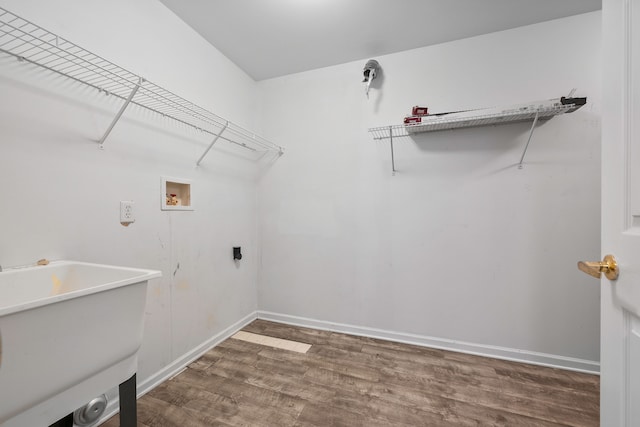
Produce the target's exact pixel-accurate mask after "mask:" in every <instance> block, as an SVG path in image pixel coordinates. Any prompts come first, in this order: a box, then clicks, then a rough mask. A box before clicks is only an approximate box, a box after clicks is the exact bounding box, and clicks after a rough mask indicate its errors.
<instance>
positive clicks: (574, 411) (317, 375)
mask: <svg viewBox="0 0 640 427" xmlns="http://www.w3.org/2000/svg"><path fill="white" fill-rule="evenodd" d="M243 330H245V331H248V332H253V333H257V334H263V335H268V336H272V337H277V338H284V339H288V340H293V341H300V342H304V343H308V344H312V347H311V349H310V350H309V351H308V352H307V353H306V354H301V353H295V352H292V351H288V350H280V349H276V348H271V347H266V346H263V345H258V344H252V343H248V342H245V341H240V340H237V339H232V338H230V339H228V340H226V341H224V342H223V343H221V344H220V345H219V346H217V347H216V348H214V349H212V350H210V351H209V352H208V353H206V354H205V355H204V356H202V357H201V358H200V359H198V360H197V361H195V362H194V363H192V364H191V365H189V367H188V368H187V369H186V370H185V371H184V372H182V373H181V374H180V375H178V376H176V377H174V378H173V379H171V380H169V381H166V382H165V383H163V384H161V385H160V386H158V387H157V388H155V389H154V390H152V391H150V392H149V393H148V394H146V395H145V396H143V397H142V398H140V399H139V400H138V425H139V426H143V427H145V426H146V427H160V426H181V427H190V426H194V427H195V426H300V427H303V426H367V427H373V426H531V427H534V426H535V427H547V426H576V427H578V426H579V427H588V426H597V425H598V424H599V420H598V417H599V377H598V376H596V375H588V374H581V373H576V372H570V371H565V370H559V369H552V368H544V367H538V366H533V365H526V364H520V363H514V362H507V361H502V360H496V359H490V358H485V357H478V356H471V355H466V354H461V353H454V352H448V351H442V350H435V349H429V348H424V347H417V346H412V345H406V344H398V343H393V342H388V341H382V340H376V339H371V338H362V337H355V336H350V335H344V334H339V333H333V332H326V331H318V330H313V329H305V328H299V327H294V326H288V325H282V324H278V323H272V322H267V321H263V320H256V321H254V322H253V323H251V324H250V325H248V326H247V327H245V328H244V329H243ZM117 425H118V417H117V416H115V417H113V418H112V419H110V420H109V421H107V423H105V424H103V426H105V427H114V426H117Z"/></svg>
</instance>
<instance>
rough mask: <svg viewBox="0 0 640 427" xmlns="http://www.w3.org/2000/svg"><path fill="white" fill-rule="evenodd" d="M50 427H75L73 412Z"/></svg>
mask: <svg viewBox="0 0 640 427" xmlns="http://www.w3.org/2000/svg"><path fill="white" fill-rule="evenodd" d="M49 427H73V412H72V413H70V414H69V415H67V416H66V417H64V418H60V419H59V420H58V421H56V422H55V423H53V424H51V425H50V426H49Z"/></svg>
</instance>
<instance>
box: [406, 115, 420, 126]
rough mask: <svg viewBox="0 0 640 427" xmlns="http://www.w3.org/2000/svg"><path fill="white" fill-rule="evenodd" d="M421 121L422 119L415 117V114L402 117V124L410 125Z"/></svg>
mask: <svg viewBox="0 0 640 427" xmlns="http://www.w3.org/2000/svg"><path fill="white" fill-rule="evenodd" d="M420 122H422V119H421V118H420V117H416V116H407V117H405V118H404V124H405V125H410V124H413V123H420Z"/></svg>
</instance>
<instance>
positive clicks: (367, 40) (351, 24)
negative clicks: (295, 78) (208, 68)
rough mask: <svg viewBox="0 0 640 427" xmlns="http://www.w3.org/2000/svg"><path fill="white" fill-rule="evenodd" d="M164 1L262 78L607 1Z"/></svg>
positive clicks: (558, 15) (516, 24)
mask: <svg viewBox="0 0 640 427" xmlns="http://www.w3.org/2000/svg"><path fill="white" fill-rule="evenodd" d="M160 1H161V2H162V3H164V4H165V5H166V6H167V7H168V8H169V9H171V10H172V11H173V12H174V13H175V14H176V15H178V17H180V18H181V19H182V20H183V21H185V22H186V23H187V24H188V25H190V26H191V27H192V28H194V29H195V30H196V31H197V32H198V33H200V34H201V35H202V36H203V37H204V38H205V39H206V40H208V41H209V42H210V43H211V44H212V45H214V46H215V47H216V48H217V49H218V50H220V51H221V52H222V53H223V54H225V55H226V56H227V57H228V58H229V59H231V60H232V61H233V62H235V63H236V64H237V65H238V66H239V67H240V68H242V69H243V70H244V71H245V72H246V73H247V74H249V75H250V76H251V77H253V78H254V79H255V80H264V79H268V78H272V77H278V76H282V75H286V74H292V73H297V72H300V71H306V70H312V69H315V68H322V67H327V66H330V65H336V64H342V63H345V62H350V61H355V60H365V61H366V59H369V58H375V57H376V56H380V55H385V54H388V53H393V52H400V51H403V50H408V49H414V48H417V47H422V46H428V45H433V44H438V43H443V42H447V41H452V40H459V39H463V38H466V37H472V36H476V35H480V34H487V33H492V32H495V31H501V30H506V29H509V28H515V27H519V26H522V25H529V24H534V23H537V22H543V21H548V20H551V19H556V18H562V17H566V16H570V15H577V14H580V13H586V12H592V11H595V10H599V9H600V8H601V4H602V2H601V0H160ZM363 65H364V64H363Z"/></svg>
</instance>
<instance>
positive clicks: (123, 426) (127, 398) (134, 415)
mask: <svg viewBox="0 0 640 427" xmlns="http://www.w3.org/2000/svg"><path fill="white" fill-rule="evenodd" d="M118 391H119V394H120V427H136V426H137V424H138V412H137V402H136V374H133V376H132V377H131V378H129V379H128V380H126V381H125V382H123V383H122V384H120V387H119V390H118Z"/></svg>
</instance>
